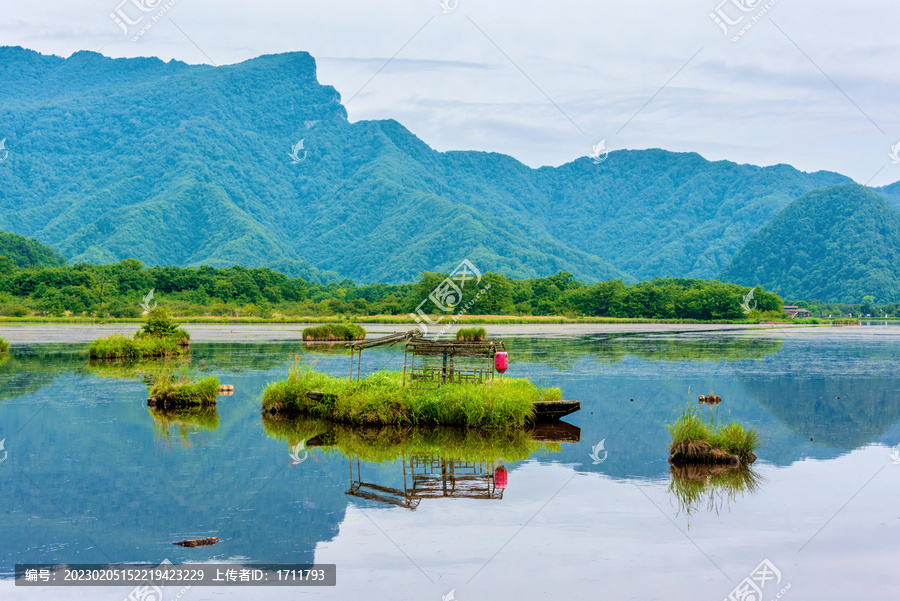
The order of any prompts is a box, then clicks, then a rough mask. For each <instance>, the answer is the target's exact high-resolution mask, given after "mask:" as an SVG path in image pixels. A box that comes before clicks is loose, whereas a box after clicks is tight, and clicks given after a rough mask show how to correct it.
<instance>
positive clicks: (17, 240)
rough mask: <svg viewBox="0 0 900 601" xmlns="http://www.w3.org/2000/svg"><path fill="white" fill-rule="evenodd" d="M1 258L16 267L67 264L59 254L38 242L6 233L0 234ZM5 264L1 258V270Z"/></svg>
mask: <svg viewBox="0 0 900 601" xmlns="http://www.w3.org/2000/svg"><path fill="white" fill-rule="evenodd" d="M0 257H6V258H7V259H8V260H10V261H12V263H13V265H15V266H16V267H58V266H60V265H65V264H66V260H65V259H64V258H63V257H62V256H60V255H59V253H57V252H56V251H55V250H53V249H52V248H50V247H48V246H44V245H43V244H41V243H40V242H38V241H37V240H32V239H31V238H26V237H24V236H17V235H16V234H8V233H6V232H0ZM4 263H5V261H3V259H2V258H0V270H3V269H4V267H3V264H4Z"/></svg>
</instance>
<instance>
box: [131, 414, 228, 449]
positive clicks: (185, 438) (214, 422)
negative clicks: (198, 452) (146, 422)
mask: <svg viewBox="0 0 900 601" xmlns="http://www.w3.org/2000/svg"><path fill="white" fill-rule="evenodd" d="M147 410H148V412H149V413H150V415H151V416H152V417H153V433H154V436H155V438H156V440H157V441H158V442H161V443H163V444H164V445H165V447H166V448H171V447H172V441H173V440H177V441H178V443H179V444H180V445H181V446H182V447H190V446H192V444H191V438H190V436H191V435H192V434H198V433H200V432H213V431H215V430H216V429H218V427H219V413H218V411H216V407H215V405H213V406H206V407H200V406H197V407H186V408H179V409H158V408H156V407H149V408H148V409H147Z"/></svg>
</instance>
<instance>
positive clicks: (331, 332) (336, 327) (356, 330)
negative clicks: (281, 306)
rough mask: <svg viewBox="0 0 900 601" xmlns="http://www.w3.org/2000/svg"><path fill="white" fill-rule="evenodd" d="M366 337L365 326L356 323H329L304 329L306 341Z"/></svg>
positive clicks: (334, 340) (349, 339)
mask: <svg viewBox="0 0 900 601" xmlns="http://www.w3.org/2000/svg"><path fill="white" fill-rule="evenodd" d="M365 339H366V330H365V328H363V327H362V326H360V325H357V324H355V323H347V324H343V323H328V324H325V325H321V326H313V327H311V328H306V329H305V330H303V341H304V342H337V341H354V340H365Z"/></svg>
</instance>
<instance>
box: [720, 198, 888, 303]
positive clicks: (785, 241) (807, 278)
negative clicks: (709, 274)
mask: <svg viewBox="0 0 900 601" xmlns="http://www.w3.org/2000/svg"><path fill="white" fill-rule="evenodd" d="M720 277H721V279H722V280H725V281H729V282H735V283H737V284H742V285H746V286H756V285H762V286H764V287H765V288H766V289H767V290H771V291H773V292H775V293H777V294H779V295H781V296H782V297H784V298H794V299H799V298H802V299H818V300H822V301H837V302H845V303H859V302H862V298H863V297H865V296H872V297H874V302H875V303H886V302H893V301H897V300H898V299H900V212H898V211H897V210H896V209H894V208H893V207H891V206H889V205H888V203H887V202H886V201H885V200H884V199H883V198H882V197H881V196H879V195H878V194H876V193H875V192H874V191H872V190H871V189H869V188H866V187H864V186H860V185H857V184H846V185H839V186H830V187H826V188H822V189H820V190H814V191H812V192H809V193H807V194H805V195H804V196H802V197H800V198H798V199H797V200H795V201H794V202H792V203H791V204H790V206H788V207H787V208H786V209H784V210H783V211H782V212H781V213H779V214H778V215H777V216H776V217H775V218H774V219H773V220H772V222H771V223H769V224H768V225H766V226H765V227H763V228H762V229H760V230H759V231H758V232H757V233H756V234H754V235H753V237H751V238H750V240H749V241H748V242H747V245H746V246H745V247H744V248H743V249H741V251H740V252H739V253H738V254H737V255H736V256H735V257H734V260H733V261H732V262H731V264H730V265H728V267H726V268H725V269H724V270H723V271H722V273H721V276H720Z"/></svg>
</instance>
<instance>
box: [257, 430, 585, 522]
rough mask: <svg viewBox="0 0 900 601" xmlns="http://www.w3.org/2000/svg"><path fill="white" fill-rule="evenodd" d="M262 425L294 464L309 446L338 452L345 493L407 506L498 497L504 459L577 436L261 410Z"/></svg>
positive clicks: (552, 447) (504, 479)
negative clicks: (375, 423)
mask: <svg viewBox="0 0 900 601" xmlns="http://www.w3.org/2000/svg"><path fill="white" fill-rule="evenodd" d="M262 422H263V428H264V429H265V431H266V434H267V435H269V436H270V437H272V438H275V439H278V440H283V441H285V442H286V443H287V446H288V450H289V453H288V454H289V456H290V458H291V459H292V464H293V465H297V464H299V463H302V462H303V461H305V460H306V458H307V457H308V451H309V450H310V449H319V450H321V451H322V452H323V453H325V454H326V455H330V456H335V455H343V456H344V457H345V458H346V459H347V461H348V463H349V466H350V484H349V488H348V490H347V491H346V494H348V495H350V496H353V497H357V498H361V499H366V500H369V501H377V502H380V503H385V504H388V505H393V506H398V507H405V508H407V509H412V510H415V509H416V508H417V507H418V506H419V503H420V502H421V501H422V500H423V499H437V498H469V499H490V500H499V499H502V498H503V491H504V490H505V489H506V485H507V481H508V474H509V471H508V469H507V467H506V464H507V463H510V464H512V463H516V462H518V461H522V460H525V459H528V458H529V457H532V456H533V455H534V454H535V453H538V452H550V453H553V452H558V451H559V450H560V448H561V445H562V444H563V443H577V442H578V441H579V440H580V439H581V431H580V430H579V428H577V427H576V426H573V425H571V424H567V423H565V422H557V423H551V424H537V425H534V426H532V427H531V428H529V429H526V430H502V431H488V430H475V429H466V428H451V427H427V428H426V427H402V426H385V427H350V426H344V425H341V424H333V423H330V422H327V421H323V420H316V419H311V418H304V417H299V418H284V417H280V416H277V415H269V414H263V415H262ZM301 453H302V457H301ZM372 464H375V465H378V466H381V465H383V464H392V470H385V469H383V468H372V470H371V471H370V467H371V465H372ZM398 464H399V465H398ZM394 482H397V483H396V484H394Z"/></svg>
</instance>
